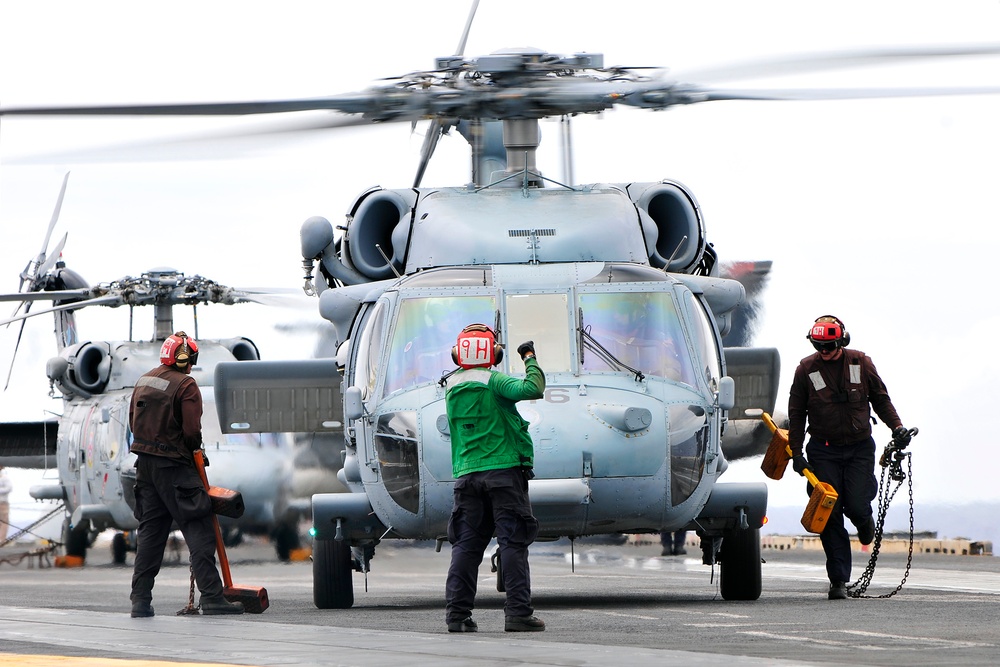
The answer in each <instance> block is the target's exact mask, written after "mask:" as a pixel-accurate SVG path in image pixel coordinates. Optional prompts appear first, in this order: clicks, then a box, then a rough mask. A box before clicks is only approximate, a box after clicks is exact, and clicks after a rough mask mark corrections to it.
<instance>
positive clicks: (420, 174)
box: [413, 118, 451, 188]
mask: <svg viewBox="0 0 1000 667" xmlns="http://www.w3.org/2000/svg"><path fill="white" fill-rule="evenodd" d="M450 127H451V123H450V122H446V121H444V120H442V119H440V118H435V119H433V120H431V121H430V127H429V128H427V134H426V135H425V136H424V143H423V145H422V146H421V147H420V164H418V165H417V174H416V176H414V178H413V187H415V188H419V187H420V182H421V181H422V180H423V178H424V172H425V171H427V165H428V164H429V163H430V161H431V156H432V155H434V149H435V148H437V144H438V141H440V140H441V135H443V134H445V133H446V132H447V131H448V128H450Z"/></svg>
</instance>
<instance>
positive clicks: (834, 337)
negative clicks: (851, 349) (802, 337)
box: [806, 315, 851, 352]
mask: <svg viewBox="0 0 1000 667" xmlns="http://www.w3.org/2000/svg"><path fill="white" fill-rule="evenodd" d="M806 338H808V339H809V341H810V342H811V343H812V344H813V347H814V348H816V349H817V350H818V351H820V352H830V351H833V350H836V349H837V348H838V347H845V346H846V345H847V344H848V343H850V342H851V334H849V333H847V329H846V328H845V327H844V323H843V322H841V321H840V320H838V319H837V318H836V317H834V316H833V315H823V316H822V317H818V318H816V321H815V322H813V325H812V327H810V328H809V333H808V334H807V335H806Z"/></svg>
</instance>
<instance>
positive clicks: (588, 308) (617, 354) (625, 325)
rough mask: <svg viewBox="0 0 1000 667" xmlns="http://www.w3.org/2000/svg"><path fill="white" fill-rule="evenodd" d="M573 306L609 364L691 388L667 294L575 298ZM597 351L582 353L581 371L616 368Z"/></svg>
mask: <svg viewBox="0 0 1000 667" xmlns="http://www.w3.org/2000/svg"><path fill="white" fill-rule="evenodd" d="M579 303H580V310H581V313H580V320H581V323H582V325H583V327H584V330H585V331H586V332H587V333H589V334H590V336H591V337H592V338H593V339H594V340H595V341H596V342H597V343H598V344H599V345H600V346H601V347H603V348H604V349H605V350H607V352H608V353H610V356H611V357H613V358H614V360H617V361H618V362H620V363H622V364H624V365H626V366H630V367H632V368H635V369H637V370H639V371H641V372H642V373H644V374H646V375H652V376H657V377H663V378H667V379H668V380H675V381H677V382H683V383H685V384H689V385H692V386H696V385H697V380H696V378H697V375H696V374H695V371H694V368H695V367H694V364H693V363H692V360H691V355H690V353H689V351H688V346H687V344H686V343H685V338H684V329H683V327H682V326H681V322H680V318H679V317H678V315H677V308H676V306H675V304H674V300H673V297H672V295H671V294H670V293H669V292H624V293H623V292H614V293H597V294H594V293H591V294H581V295H580V296H579ZM586 343H587V341H586V340H585V345H584V347H585V348H586V346H587V345H586ZM599 352H600V351H599V350H593V349H590V350H588V349H584V350H583V351H582V355H583V363H582V368H583V370H584V371H595V372H599V371H611V370H620V369H619V368H618V367H616V366H615V365H613V364H612V363H610V361H609V360H608V359H606V358H605V356H606V355H603V354H600V353H599Z"/></svg>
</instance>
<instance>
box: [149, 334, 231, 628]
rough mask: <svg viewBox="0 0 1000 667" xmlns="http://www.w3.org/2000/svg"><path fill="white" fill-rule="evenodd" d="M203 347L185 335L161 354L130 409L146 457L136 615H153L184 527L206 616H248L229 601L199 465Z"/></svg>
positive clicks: (170, 341)
mask: <svg viewBox="0 0 1000 667" xmlns="http://www.w3.org/2000/svg"><path fill="white" fill-rule="evenodd" d="M197 361H198V343H197V342H196V341H195V340H194V339H192V338H189V337H188V336H187V334H186V333H184V332H183V331H179V332H177V333H175V334H173V335H171V336H169V337H168V338H167V339H166V340H165V341H164V342H163V346H162V347H161V348H160V365H159V366H158V367H156V368H154V369H153V370H151V371H149V372H148V373H146V374H145V375H143V376H142V377H141V378H139V381H138V382H136V386H135V391H134V392H133V393H132V403H131V406H130V408H129V423H130V426H131V429H132V435H133V442H132V447H131V450H130V451H132V452H133V453H135V454H137V455H138V458H137V460H136V466H135V468H136V481H135V518H136V519H137V520H138V521H139V530H138V537H137V546H136V554H135V568H134V571H133V574H132V595H131V600H132V617H133V618H142V617H148V616H152V615H153V606H152V604H151V603H152V600H153V583H154V580H155V578H156V575H157V574H158V573H159V571H160V565H161V564H162V563H163V551H164V549H165V548H166V545H167V538H168V537H169V536H170V531H171V529H172V527H173V523H174V522H176V523H177V526H178V528H180V530H181V533H183V534H184V540H185V541H186V542H187V545H188V549H189V551H190V552H191V570H192V572H193V573H194V578H195V582H196V583H197V584H198V590H199V591H201V613H202V614H209V615H211V614H242V613H243V604H242V603H240V602H234V603H230V602H229V601H227V600H226V599H225V597H223V594H222V590H223V585H222V578H221V577H220V576H219V572H218V570H216V565H215V524H214V517H213V516H212V501H211V499H210V498H209V496H208V491H207V490H206V489H205V485H204V483H203V482H202V480H201V477H200V475H199V474H198V470H197V468H196V467H195V463H194V457H193V453H194V451H196V450H198V449H200V448H201V445H202V440H201V415H202V401H201V391H200V390H199V389H198V384H197V383H196V382H195V380H194V378H192V377H190V373H191V367H192V366H194V364H196V363H197Z"/></svg>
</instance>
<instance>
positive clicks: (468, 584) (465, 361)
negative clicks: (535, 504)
mask: <svg viewBox="0 0 1000 667" xmlns="http://www.w3.org/2000/svg"><path fill="white" fill-rule="evenodd" d="M517 352H518V354H520V355H521V359H522V360H523V361H524V367H525V378H524V379H523V380H519V379H517V378H513V377H510V376H508V375H505V374H504V373H501V372H499V371H495V370H492V367H493V366H495V365H497V364H499V363H500V362H501V361H502V360H503V348H502V347H501V346H500V345H499V344H498V343H497V342H496V334H495V333H494V332H493V330H492V329H490V328H489V327H488V326H486V325H484V324H470V325H469V326H467V327H465V328H464V329H463V330H462V333H460V334H459V335H458V341H457V343H456V344H455V346H454V347H453V348H452V352H451V353H452V358H453V360H454V361H455V363H456V364H458V365H459V366H460V367H461V369H460V370H458V371H456V372H454V373H452V374H451V376H449V377H448V380H447V389H446V393H445V408H446V411H447V413H448V426H449V428H450V432H451V456H452V469H453V473H454V475H455V505H454V508H453V509H452V513H451V518H450V520H449V521H448V541H449V542H451V545H452V546H451V565H450V567H449V568H448V580H447V584H446V586H445V597H446V600H447V605H446V608H445V621H446V622H447V624H448V632H476V631H477V630H478V626H477V625H476V622H475V621H474V620H472V609H473V607H474V606H475V601H476V584H477V581H478V579H479V575H478V572H479V567H480V565H481V564H482V562H483V554H484V553H485V552H486V547H487V546H488V545H489V543H490V540H491V539H492V537H493V535H494V533H495V534H496V538H497V545H498V546H499V548H500V569H501V571H502V573H503V583H504V588H505V589H506V592H507V602H506V604H505V605H504V614H505V617H506V620H505V622H504V630H505V631H506V632H541V631H543V630H545V623H544V622H543V621H542V620H541V619H540V618H538V617H536V616H535V615H534V613H535V610H534V608H533V607H532V605H531V580H530V574H529V570H528V545H530V544H531V543H532V542H533V541H534V540H535V536H536V535H537V534H538V521H537V520H536V519H535V517H534V516H533V515H532V512H531V502H530V501H529V500H528V480H530V479H531V478H532V477H533V476H534V474H533V473H532V467H533V465H534V446H533V444H532V442H531V436H530V435H529V434H528V422H526V421H525V420H524V418H523V417H521V415H520V414H518V412H517V407H516V403H517V402H518V401H524V400H537V399H540V398H542V396H543V395H544V392H545V374H544V373H543V372H542V369H541V368H540V367H539V366H538V361H537V360H536V359H535V345H534V343H533V342H532V341H528V342H525V343H521V345H519V346H518V348H517Z"/></svg>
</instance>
